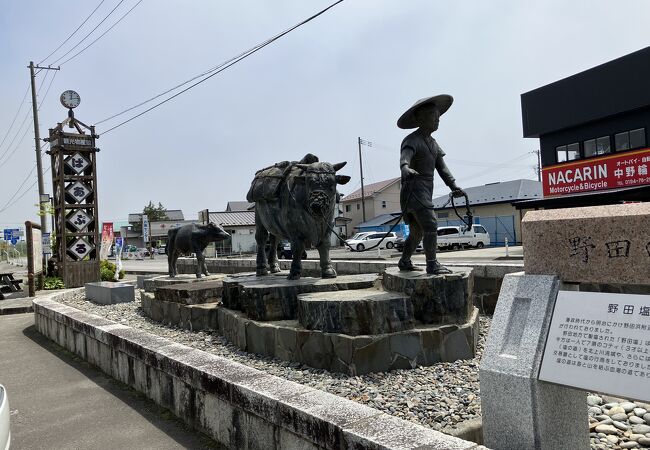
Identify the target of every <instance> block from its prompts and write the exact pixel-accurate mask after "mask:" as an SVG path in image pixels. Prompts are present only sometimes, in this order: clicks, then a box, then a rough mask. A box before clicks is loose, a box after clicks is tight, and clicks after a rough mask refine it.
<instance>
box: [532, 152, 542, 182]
mask: <svg viewBox="0 0 650 450" xmlns="http://www.w3.org/2000/svg"><path fill="white" fill-rule="evenodd" d="M531 153H535V154H536V155H537V181H539V182H541V181H542V155H541V151H540V150H539V149H537V150H533V151H532V152H531Z"/></svg>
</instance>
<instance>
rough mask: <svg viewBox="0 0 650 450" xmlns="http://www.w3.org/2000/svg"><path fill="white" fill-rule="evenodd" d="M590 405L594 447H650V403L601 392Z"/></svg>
mask: <svg viewBox="0 0 650 450" xmlns="http://www.w3.org/2000/svg"><path fill="white" fill-rule="evenodd" d="M587 405H588V407H589V440H590V443H591V448H592V449H597V450H605V449H610V448H611V449H624V448H635V449H639V450H642V449H648V448H650V405H648V404H646V403H640V402H631V401H628V400H621V399H614V398H608V397H605V396H603V397H601V396H598V395H589V396H588V397H587Z"/></svg>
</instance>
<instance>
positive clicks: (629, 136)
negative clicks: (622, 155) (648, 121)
mask: <svg viewBox="0 0 650 450" xmlns="http://www.w3.org/2000/svg"><path fill="white" fill-rule="evenodd" d="M614 145H615V148H616V151H620V150H630V149H633V148H640V147H645V128H637V129H636V130H631V131H624V132H623V133H618V134H616V135H615V136H614Z"/></svg>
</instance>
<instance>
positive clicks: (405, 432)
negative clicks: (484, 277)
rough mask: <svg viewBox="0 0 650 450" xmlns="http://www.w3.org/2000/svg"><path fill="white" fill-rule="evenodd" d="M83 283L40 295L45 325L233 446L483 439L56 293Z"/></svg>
mask: <svg viewBox="0 0 650 450" xmlns="http://www.w3.org/2000/svg"><path fill="white" fill-rule="evenodd" d="M79 292H83V290H82V289H75V290H71V291H67V292H63V293H57V294H53V295H51V296H47V297H41V298H38V299H36V300H34V308H35V313H36V314H35V321H36V326H37V328H38V330H39V332H41V333H42V334H44V335H45V336H47V337H49V338H50V339H52V340H54V341H56V342H57V343H58V344H59V345H61V346H63V347H65V348H67V349H69V350H70V351H72V352H74V353H76V354H77V355H79V356H80V357H82V358H84V359H86V360H87V361H88V362H90V363H92V364H94V365H96V366H98V367H99V368H101V370H103V371H104V372H105V373H107V374H109V375H111V376H112V377H113V378H116V379H118V380H120V381H122V382H124V383H126V384H128V385H130V386H132V387H133V388H135V389H136V390H138V391H140V392H142V393H143V394H145V395H146V396H147V397H149V398H151V399H152V400H153V401H154V402H156V403H158V404H159V405H161V406H163V407H165V408H168V409H169V410H171V411H173V412H174V414H176V415H177V416H178V417H180V418H181V419H182V420H184V421H185V422H186V423H188V424H189V425H190V426H192V427H194V428H196V429H198V430H201V431H203V432H204V433H206V434H208V435H210V436H211V437H212V438H213V439H215V440H216V441H217V442H219V443H220V444H222V445H224V446H226V447H227V448H237V449H239V448H265V449H337V450H338V449H342V448H350V449H415V448H420V449H422V448H430V449H450V450H456V449H458V450H461V449H468V450H469V449H476V450H478V449H484V448H485V447H483V446H478V445H476V444H474V443H473V442H468V441H464V440H462V439H458V438H455V437H452V436H448V435H445V434H443V433H440V432H437V431H434V430H431V429H428V428H425V427H422V426H420V425H416V424H414V423H411V422H407V421H404V420H401V419H398V418H395V417H392V416H389V415H387V414H384V413H381V412H380V411H378V410H375V409H373V408H369V407H367V406H364V405H361V404H358V403H355V402H353V401H350V400H346V399H343V398H340V397H338V396H335V395H332V394H329V393H326V392H322V391H319V390H316V389H312V388H310V387H307V386H303V385H300V384H297V383H294V382H291V381H287V380H284V379H282V378H278V377H275V376H272V375H268V374H266V373H264V372H261V371H259V370H256V369H252V368H250V367H247V366H245V365H242V364H239V363H235V362H233V361H230V360H228V359H226V358H222V357H218V356H216V355H212V354H210V353H207V352H203V351H200V350H196V349H193V348H191V347H187V346H184V345H180V344H177V343H174V342H173V341H170V340H168V339H164V338H161V337H158V336H155V335H152V334H149V333H146V332H144V331H141V330H137V329H134V328H131V327H127V326H124V325H120V324H117V323H115V322H112V321H110V320H107V319H104V318H101V317H98V316H95V315H92V314H88V313H86V312H83V311H80V310H77V309H75V308H72V307H70V306H65V305H62V304H60V303H58V302H57V301H56V300H62V299H64V298H66V296H69V295H75V294H76V293H79Z"/></svg>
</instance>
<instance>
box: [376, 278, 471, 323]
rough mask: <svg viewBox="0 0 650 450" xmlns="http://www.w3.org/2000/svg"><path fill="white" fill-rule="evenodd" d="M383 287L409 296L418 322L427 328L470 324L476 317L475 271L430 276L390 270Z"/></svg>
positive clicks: (384, 279) (383, 281)
mask: <svg viewBox="0 0 650 450" xmlns="http://www.w3.org/2000/svg"><path fill="white" fill-rule="evenodd" d="M382 284H383V287H384V289H385V290H387V291H395V292H400V293H402V294H406V295H408V296H409V297H410V298H411V302H412V303H413V314H414V316H415V319H416V320H419V321H421V322H422V323H425V324H458V323H466V322H467V321H468V320H469V318H470V315H471V313H472V309H473V305H472V286H473V276H472V272H471V270H467V271H459V272H454V273H451V274H447V275H429V274H427V273H424V272H408V271H400V270H399V269H398V268H397V267H389V268H388V269H386V271H385V272H384V274H383V280H382Z"/></svg>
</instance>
